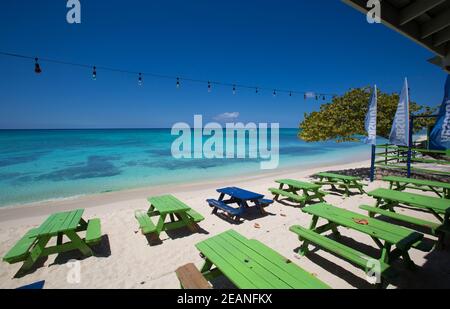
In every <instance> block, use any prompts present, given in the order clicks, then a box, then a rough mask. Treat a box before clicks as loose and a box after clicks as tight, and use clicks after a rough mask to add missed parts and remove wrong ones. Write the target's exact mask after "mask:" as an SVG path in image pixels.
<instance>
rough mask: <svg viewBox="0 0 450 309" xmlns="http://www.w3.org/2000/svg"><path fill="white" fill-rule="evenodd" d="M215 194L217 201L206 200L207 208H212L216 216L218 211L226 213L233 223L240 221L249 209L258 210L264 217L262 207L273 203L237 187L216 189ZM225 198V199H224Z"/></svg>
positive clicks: (262, 196) (259, 195)
mask: <svg viewBox="0 0 450 309" xmlns="http://www.w3.org/2000/svg"><path fill="white" fill-rule="evenodd" d="M217 192H218V193H220V196H219V199H218V200H215V199H208V200H206V201H207V202H208V204H209V206H211V207H213V208H214V209H213V214H217V211H218V210H219V209H220V210H221V211H223V212H225V213H227V214H228V215H229V216H230V217H231V218H232V219H234V220H235V221H240V218H241V217H242V215H243V214H244V213H245V212H246V211H247V210H248V209H249V208H251V207H256V208H258V210H259V211H260V213H261V214H262V215H265V214H266V212H265V210H264V207H266V206H268V205H270V204H272V203H273V201H272V200H269V199H264V195H263V194H259V193H255V192H251V191H247V190H244V189H241V188H237V187H227V188H222V189H217ZM226 197H227V199H225V198H226ZM234 205H235V206H234ZM233 206H234V207H233Z"/></svg>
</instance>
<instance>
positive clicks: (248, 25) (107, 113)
mask: <svg viewBox="0 0 450 309" xmlns="http://www.w3.org/2000/svg"><path fill="white" fill-rule="evenodd" d="M81 3H82V17H81V19H82V23H81V24H80V25H75V24H72V25H70V24H68V23H67V22H66V12H67V8H66V6H65V5H66V1H65V0H60V1H54V0H40V1H25V0H14V1H13V0H8V1H1V3H0V50H1V51H6V52H15V53H21V54H26V55H31V56H39V57H42V58H55V59H60V60H65V61H71V62H78V63H86V64H92V65H97V66H109V67H118V68H123V69H127V70H132V71H143V72H154V73H160V74H167V75H174V76H177V75H181V76H188V77H192V78H196V79H202V80H218V81H224V82H230V83H234V82H235V83H241V84H250V85H259V86H261V87H264V86H265V87H271V88H282V89H296V90H300V91H317V92H327V93H338V94H341V93H343V92H345V91H346V90H348V89H349V88H353V87H360V86H366V85H372V84H374V83H376V84H377V85H378V86H379V88H380V89H381V90H383V91H387V92H394V91H400V89H401V86H402V82H403V78H404V77H405V76H407V77H408V78H409V82H410V87H411V98H412V100H414V101H417V102H419V103H422V104H428V105H432V106H435V105H438V104H440V103H441V100H442V96H443V85H444V81H445V74H444V73H443V72H442V71H441V70H439V69H438V68H436V67H434V66H433V65H430V64H428V63H427V62H426V60H427V59H428V58H430V57H432V56H433V55H432V54H431V53H430V52H429V51H427V50H425V49H424V48H422V47H420V46H418V45H416V44H414V43H413V42H411V41H409V40H408V39H406V38H404V37H402V36H401V35H399V34H397V33H395V32H394V31H392V30H390V29H388V28H386V27H385V26H383V25H371V24H368V23H367V22H366V18H365V16H364V15H363V14H361V13H359V12H357V11H355V10H353V9H351V8H350V7H348V6H346V5H345V4H343V3H341V2H340V1H338V0H318V1H306V0H301V1H300V0H284V1H275V0H271V1H269V0H246V1H242V0H241V1H237V0H227V1H214V0H192V1H186V0H184V1H181V0H176V1H175V0H173V1H168V0H165V1H162V0H161V1H156V0H154V1H144V0H140V1H138V0H128V1H123V0H110V1H106V0H105V1H100V0H89V1H86V0H85V1H81ZM33 66H34V64H33V61H28V60H26V61H24V60H21V59H14V58H7V57H4V56H0V67H1V68H2V70H1V72H2V74H1V75H0V110H1V112H0V128H111V127H113V128H114V127H118V128H123V127H170V126H171V125H172V124H173V123H175V122H180V121H183V122H192V120H193V115H194V114H203V115H204V119H205V121H209V120H213V119H220V116H218V115H220V114H223V113H229V114H231V115H237V113H239V117H238V118H237V119H238V120H239V121H243V122H251V121H252V122H279V123H280V125H281V126H282V127H297V125H298V123H299V122H300V121H301V119H302V118H303V114H304V113H305V112H310V111H313V110H318V108H319V106H320V103H321V102H316V101H314V100H308V101H306V102H305V101H304V100H303V98H302V97H301V96H294V97H289V96H288V95H286V94H283V95H278V96H276V97H273V96H272V94H271V92H265V93H264V92H261V93H259V94H258V95H256V94H255V93H254V91H251V90H243V89H237V94H236V95H233V94H232V90H231V89H230V88H223V87H214V88H213V91H212V92H211V93H208V92H207V88H206V85H199V84H193V83H189V82H182V86H181V88H180V89H179V90H176V87H175V80H173V81H172V80H159V79H153V78H150V77H146V76H144V85H143V86H142V87H139V86H138V85H137V76H133V75H126V74H120V73H111V72H103V71H101V70H98V78H97V80H96V81H93V80H92V79H91V70H90V69H83V68H77V67H67V66H60V65H56V64H50V63H41V66H42V70H43V73H42V74H40V75H36V74H35V73H34V72H33Z"/></svg>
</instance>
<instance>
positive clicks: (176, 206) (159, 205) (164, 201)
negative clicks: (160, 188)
mask: <svg viewBox="0 0 450 309" xmlns="http://www.w3.org/2000/svg"><path fill="white" fill-rule="evenodd" d="M148 202H149V203H150V204H151V205H153V206H154V207H155V209H156V210H157V211H159V212H160V213H161V214H170V213H177V212H186V211H188V210H190V209H191V207H189V206H188V205H186V204H185V203H183V202H181V201H180V200H179V199H177V198H176V197H174V196H172V195H163V196H155V197H150V198H149V199H148Z"/></svg>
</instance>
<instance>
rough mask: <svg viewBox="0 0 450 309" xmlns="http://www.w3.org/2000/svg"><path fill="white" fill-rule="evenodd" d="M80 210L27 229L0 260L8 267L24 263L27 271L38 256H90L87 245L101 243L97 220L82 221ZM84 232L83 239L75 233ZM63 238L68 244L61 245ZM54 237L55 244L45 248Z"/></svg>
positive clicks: (82, 210)
mask: <svg viewBox="0 0 450 309" xmlns="http://www.w3.org/2000/svg"><path fill="white" fill-rule="evenodd" d="M83 212H84V209H77V210H74V211H67V212H59V213H54V214H52V215H50V216H49V217H48V218H47V219H46V220H45V221H44V223H42V224H41V225H40V226H39V227H38V228H33V229H31V230H29V231H28V232H27V233H26V234H25V236H23V237H22V238H21V239H20V240H19V241H18V242H17V243H16V245H15V246H14V247H13V248H12V249H11V250H10V251H9V252H8V253H7V254H6V255H5V256H4V257H3V261H5V262H8V263H10V264H13V263H18V262H24V264H23V266H22V268H21V269H22V270H24V271H25V270H29V269H30V268H31V267H32V266H33V264H34V263H35V262H36V261H37V260H38V259H39V258H41V257H44V256H48V255H51V254H57V253H62V252H66V251H71V250H79V251H80V252H81V253H82V254H83V255H84V256H90V255H92V250H91V248H90V247H89V246H91V245H95V244H97V243H98V242H100V241H101V238H102V235H101V226H100V219H91V220H89V221H87V222H86V220H84V219H83V218H82V216H83ZM82 231H86V234H85V238H81V237H80V235H79V234H78V233H79V232H82ZM64 236H66V237H67V238H68V239H69V240H70V241H69V242H65V243H64V242H63V240H64ZM54 237H56V245H52V246H47V245H48V243H49V241H50V240H51V239H52V238H54Z"/></svg>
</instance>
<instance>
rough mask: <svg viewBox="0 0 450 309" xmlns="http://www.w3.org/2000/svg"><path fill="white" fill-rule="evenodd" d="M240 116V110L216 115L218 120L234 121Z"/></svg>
mask: <svg viewBox="0 0 450 309" xmlns="http://www.w3.org/2000/svg"><path fill="white" fill-rule="evenodd" d="M238 117H239V112H231V113H223V114H219V115H217V116H216V117H214V120H216V121H233V120H236V119H237V118H238Z"/></svg>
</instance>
